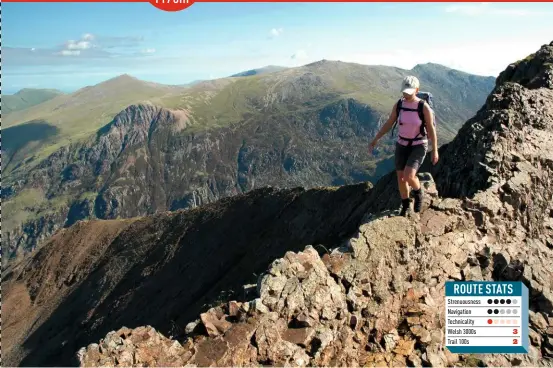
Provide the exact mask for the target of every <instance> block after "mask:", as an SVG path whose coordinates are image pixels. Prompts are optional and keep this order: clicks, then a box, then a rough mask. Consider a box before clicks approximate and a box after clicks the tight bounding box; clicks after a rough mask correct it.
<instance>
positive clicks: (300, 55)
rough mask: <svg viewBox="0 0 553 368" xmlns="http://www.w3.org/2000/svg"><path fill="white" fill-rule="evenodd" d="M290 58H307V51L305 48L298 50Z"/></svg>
mask: <svg viewBox="0 0 553 368" xmlns="http://www.w3.org/2000/svg"><path fill="white" fill-rule="evenodd" d="M290 58H291V59H294V60H304V59H307V52H305V50H298V51H296V52H295V53H294V54H293V55H292V56H291V57H290Z"/></svg>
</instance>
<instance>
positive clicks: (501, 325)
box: [445, 281, 529, 354]
mask: <svg viewBox="0 0 553 368" xmlns="http://www.w3.org/2000/svg"><path fill="white" fill-rule="evenodd" d="M445 305H446V327H445V329H446V331H445V332H446V334H445V336H446V347H447V348H448V349H449V351H451V352H452V353H468V354H471V353H474V354H488V353H489V354H491V353H503V354H510V353H528V346H529V341H528V288H527V287H526V285H524V284H523V283H522V282H486V281H484V282H479V281H469V282H456V281H448V282H446V285H445Z"/></svg>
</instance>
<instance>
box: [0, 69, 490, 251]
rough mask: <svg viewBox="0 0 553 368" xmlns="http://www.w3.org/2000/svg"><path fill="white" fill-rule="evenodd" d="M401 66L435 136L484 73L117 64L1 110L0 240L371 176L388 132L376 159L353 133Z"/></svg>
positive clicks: (10, 242) (27, 241) (382, 167)
mask: <svg viewBox="0 0 553 368" xmlns="http://www.w3.org/2000/svg"><path fill="white" fill-rule="evenodd" d="M434 69H435V70H436V71H437V72H436V73H435V74H433V72H432V71H433V70H434ZM408 74H415V75H418V76H419V77H420V79H421V83H422V88H423V89H424V90H428V91H431V92H432V93H433V94H434V96H435V102H436V114H437V117H438V132H439V138H440V143H445V142H447V141H449V140H450V139H451V138H453V136H454V135H455V132H456V131H457V129H458V127H459V126H460V125H461V124H462V123H463V122H464V121H465V120H466V119H468V118H469V117H470V116H471V115H473V114H474V112H476V111H477V110H478V109H479V108H480V107H481V105H482V104H483V103H484V101H485V98H486V96H487V94H488V93H489V91H490V90H491V89H492V88H493V84H494V81H495V79H494V78H485V77H475V76H471V75H468V74H464V73H460V72H457V71H453V70H450V69H444V68H443V67H441V66H432V65H423V66H417V67H416V68H414V69H413V70H412V71H408V70H403V69H399V68H392V67H386V66H366V65H360V64H351V63H342V62H334V61H326V60H323V61H320V62H316V63H312V64H309V65H305V66H303V67H299V68H290V69H285V70H281V71H276V72H272V73H266V74H258V75H252V76H245V77H240V78H236V77H232V78H223V79H219V80H212V81H205V82H200V83H198V84H196V85H194V86H192V87H188V88H184V87H173V86H162V85H156V84H151V83H146V82H142V81H139V80H137V79H135V78H132V77H130V76H122V77H119V78H116V79H112V80H109V81H106V82H104V83H101V84H99V85H96V86H92V87H87V88H84V89H82V90H80V91H78V92H76V93H74V94H71V95H64V96H59V97H57V98H55V99H53V100H50V101H47V102H45V103H42V104H40V105H36V106H34V107H31V108H29V109H26V110H24V111H20V112H17V113H13V114H10V115H9V116H8V119H7V121H6V125H7V126H8V128H7V129H5V130H3V132H2V133H3V135H7V136H11V137H19V138H18V139H13V140H12V142H13V143H11V145H9V146H7V147H3V149H4V150H5V152H6V153H7V154H6V156H8V161H7V163H6V164H5V169H6V168H7V170H5V172H7V175H6V176H5V183H6V185H5V189H4V188H3V189H4V190H3V191H2V197H3V207H4V209H5V211H6V218H7V219H9V221H8V222H7V223H5V224H3V225H5V229H6V231H7V235H6V237H5V238H3V242H4V245H5V249H9V252H8V253H10V254H12V255H15V254H16V253H17V252H18V251H19V250H24V249H27V250H28V249H32V248H33V247H35V246H36V245H37V244H38V242H39V241H40V239H43V238H45V237H47V236H49V235H50V234H52V233H53V232H55V231H56V230H57V229H59V228H60V227H63V226H68V225H70V224H72V223H74V222H75V221H78V220H79V219H88V218H118V217H121V218H126V217H130V216H142V215H145V214H151V213H154V212H157V211H165V210H174V209H177V208H187V207H195V206H198V205H200V204H203V203H209V202H212V201H214V200H216V199H219V198H223V197H227V196H233V195H236V194H239V193H243V192H248V191H250V190H252V189H255V188H259V187H264V186H276V187H295V186H300V185H301V186H304V187H308V188H310V187H315V186H327V185H339V184H346V183H356V182H361V181H375V180H376V179H378V178H379V177H380V176H381V175H383V174H385V173H386V172H387V171H389V170H390V169H391V159H390V158H391V155H392V153H393V139H392V137H388V138H387V139H385V140H384V141H383V142H382V144H381V145H380V146H379V153H378V155H377V156H376V157H375V156H372V155H369V153H368V152H367V145H368V142H369V140H370V139H371V138H372V137H373V136H374V134H376V132H377V130H378V129H379V127H380V125H381V124H382V123H383V121H384V120H385V119H386V118H387V116H388V115H389V112H390V109H391V107H392V105H393V103H394V102H395V101H396V100H397V98H398V94H399V93H398V90H399V85H400V83H401V80H402V79H403V77H404V76H405V75H408ZM21 132H25V134H21ZM8 142H9V140H8Z"/></svg>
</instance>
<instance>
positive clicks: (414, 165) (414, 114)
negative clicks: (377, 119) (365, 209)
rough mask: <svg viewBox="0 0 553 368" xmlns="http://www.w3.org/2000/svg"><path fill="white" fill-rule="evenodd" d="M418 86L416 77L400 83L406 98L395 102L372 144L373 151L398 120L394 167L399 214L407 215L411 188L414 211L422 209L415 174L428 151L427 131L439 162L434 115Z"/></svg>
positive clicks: (435, 157)
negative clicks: (399, 203)
mask: <svg viewBox="0 0 553 368" xmlns="http://www.w3.org/2000/svg"><path fill="white" fill-rule="evenodd" d="M419 86H420V84H419V80H418V79H417V78H416V77H414V76H408V77H405V79H403V82H402V83H401V92H402V93H403V97H402V98H401V99H400V100H399V101H398V102H396V103H395V104H394V108H393V109H392V113H391V114H390V117H389V118H388V121H386V123H385V124H384V125H383V126H382V128H381V129H380V131H379V132H378V134H377V135H376V137H375V138H374V139H373V141H372V142H371V143H370V145H369V153H372V151H373V150H374V147H375V146H376V144H377V142H378V140H379V139H380V138H382V137H383V136H384V135H385V134H386V133H388V131H389V130H390V129H391V128H392V126H393V127H394V128H395V124H396V123H397V124H398V125H399V129H398V130H399V131H398V139H397V142H396V147H395V168H396V173H397V181H398V187H399V193H400V196H401V212H400V216H405V215H406V214H407V211H409V209H410V205H411V198H410V194H409V187H411V188H412V189H413V198H414V204H413V210H414V211H415V212H420V211H421V206H422V195H423V193H422V188H421V183H420V181H419V179H418V177H417V175H416V174H417V171H418V169H419V168H420V166H421V165H422V163H423V161H424V158H425V156H426V152H427V151H428V140H427V134H426V132H427V131H428V136H429V138H430V139H431V140H432V147H433V150H432V164H434V165H436V163H437V162H438V159H439V157H438V139H437V136H436V129H435V125H434V114H433V112H432V109H431V107H430V106H429V104H428V103H427V102H426V101H425V100H424V99H421V98H419V97H418V96H417V94H418V93H419ZM398 115H399V116H398ZM421 118H422V119H421Z"/></svg>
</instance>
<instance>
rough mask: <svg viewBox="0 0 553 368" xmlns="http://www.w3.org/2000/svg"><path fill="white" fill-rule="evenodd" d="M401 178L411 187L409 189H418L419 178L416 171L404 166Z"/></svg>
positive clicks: (419, 185) (419, 184)
mask: <svg viewBox="0 0 553 368" xmlns="http://www.w3.org/2000/svg"><path fill="white" fill-rule="evenodd" d="M403 177H404V178H405V181H406V182H407V184H409V186H411V188H413V189H414V190H419V189H420V187H421V183H420V181H419V178H418V177H417V170H416V169H414V168H412V167H409V166H405V170H403ZM402 198H403V197H402Z"/></svg>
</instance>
